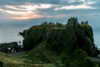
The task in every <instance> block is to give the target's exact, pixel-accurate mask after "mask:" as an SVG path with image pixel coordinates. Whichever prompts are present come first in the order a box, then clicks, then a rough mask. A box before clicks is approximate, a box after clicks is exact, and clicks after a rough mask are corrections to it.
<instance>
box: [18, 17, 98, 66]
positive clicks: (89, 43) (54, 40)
mask: <svg viewBox="0 0 100 67" xmlns="http://www.w3.org/2000/svg"><path fill="white" fill-rule="evenodd" d="M20 34H21V35H22V36H23V38H24V40H23V45H24V50H26V51H28V54H27V56H25V57H26V58H29V59H31V60H33V61H34V59H36V58H38V59H39V62H42V63H53V64H55V66H60V65H59V64H64V65H65V66H67V67H80V66H82V67H89V66H91V67H97V64H96V63H94V62H92V61H91V60H90V59H89V58H88V56H97V54H98V50H97V48H96V47H95V44H94V38H93V30H92V27H91V26H90V25H89V24H88V22H87V21H86V22H83V21H82V22H81V23H79V22H78V19H77V18H76V17H72V18H70V19H69V20H68V22H67V23H66V24H61V23H56V24H54V23H48V22H45V23H43V24H41V25H37V26H33V27H31V28H30V29H27V30H24V31H23V32H21V33H20Z"/></svg>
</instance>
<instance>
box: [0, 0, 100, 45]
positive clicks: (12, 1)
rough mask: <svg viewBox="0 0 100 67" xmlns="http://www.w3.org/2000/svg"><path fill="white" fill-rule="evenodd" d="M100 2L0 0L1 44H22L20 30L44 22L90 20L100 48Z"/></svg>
mask: <svg viewBox="0 0 100 67" xmlns="http://www.w3.org/2000/svg"><path fill="white" fill-rule="evenodd" d="M99 6H100V0H0V42H1V43H3V42H12V41H20V40H22V39H23V38H22V37H21V36H19V35H18V32H19V31H22V30H23V29H27V28H29V27H31V26H32V25H37V24H40V23H42V22H43V21H52V22H61V23H66V22H67V19H68V18H69V17H71V16H77V17H78V18H79V20H80V21H82V20H84V21H86V20H88V21H89V24H91V25H92V27H93V30H94V38H95V43H96V44H97V46H98V47H100V46H99V45H100V42H99V39H100V36H99V34H100V31H99V29H100V22H99V21H100V19H99V17H100V7H99Z"/></svg>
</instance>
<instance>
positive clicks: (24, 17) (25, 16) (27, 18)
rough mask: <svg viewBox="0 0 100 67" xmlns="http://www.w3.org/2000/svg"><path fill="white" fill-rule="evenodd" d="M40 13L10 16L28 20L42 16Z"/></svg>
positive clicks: (15, 18)
mask: <svg viewBox="0 0 100 67" xmlns="http://www.w3.org/2000/svg"><path fill="white" fill-rule="evenodd" d="M42 17H43V16H41V15H23V16H12V17H11V18H12V19H14V20H29V19H37V18H42Z"/></svg>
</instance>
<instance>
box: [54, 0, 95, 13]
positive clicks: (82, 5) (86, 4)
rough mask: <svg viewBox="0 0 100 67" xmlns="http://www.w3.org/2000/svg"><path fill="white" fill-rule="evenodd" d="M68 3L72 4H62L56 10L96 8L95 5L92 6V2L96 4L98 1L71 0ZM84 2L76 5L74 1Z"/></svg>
mask: <svg viewBox="0 0 100 67" xmlns="http://www.w3.org/2000/svg"><path fill="white" fill-rule="evenodd" d="M67 2H68V3H71V4H70V5H63V6H62V5H61V6H59V7H57V8H55V9H54V10H56V11H58V10H77V9H96V8H95V7H93V6H91V5H92V4H96V1H86V0H69V1H67ZM78 2H82V3H80V4H77V5H74V4H73V3H78Z"/></svg>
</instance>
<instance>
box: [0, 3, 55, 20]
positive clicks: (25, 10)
mask: <svg viewBox="0 0 100 67" xmlns="http://www.w3.org/2000/svg"><path fill="white" fill-rule="evenodd" d="M51 7H53V5H52V4H30V3H28V4H24V5H5V6H4V8H1V9H0V12H2V13H4V14H7V15H9V16H11V18H12V19H16V20H21V19H22V20H24V19H25V20H26V19H36V18H42V17H43V16H42V15H39V14H37V11H38V10H39V9H48V8H51Z"/></svg>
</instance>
